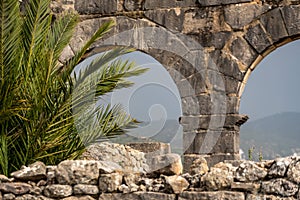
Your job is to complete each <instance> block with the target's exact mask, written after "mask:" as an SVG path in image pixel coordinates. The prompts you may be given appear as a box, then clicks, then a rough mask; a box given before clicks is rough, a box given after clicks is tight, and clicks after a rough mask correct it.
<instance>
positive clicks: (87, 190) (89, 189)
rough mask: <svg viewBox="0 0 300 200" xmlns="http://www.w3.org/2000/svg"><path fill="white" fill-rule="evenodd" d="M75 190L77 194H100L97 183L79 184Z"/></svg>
mask: <svg viewBox="0 0 300 200" xmlns="http://www.w3.org/2000/svg"><path fill="white" fill-rule="evenodd" d="M73 191H74V194H75V195H86V194H89V195H95V194H99V188H98V186H96V185H84V184H78V185H75V186H74V187H73Z"/></svg>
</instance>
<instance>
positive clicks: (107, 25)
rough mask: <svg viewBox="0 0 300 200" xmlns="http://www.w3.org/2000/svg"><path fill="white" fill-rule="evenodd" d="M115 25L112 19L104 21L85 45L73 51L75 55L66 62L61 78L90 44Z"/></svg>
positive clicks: (71, 68)
mask: <svg viewBox="0 0 300 200" xmlns="http://www.w3.org/2000/svg"><path fill="white" fill-rule="evenodd" d="M114 25H115V22H114V21H109V22H106V23H104V24H103V25H102V26H101V27H100V28H99V29H98V30H97V31H96V32H95V33H94V34H93V36H92V37H91V38H90V39H89V40H88V41H87V42H86V43H85V45H84V46H83V47H82V48H81V49H80V51H78V52H76V53H75V56H74V57H73V58H72V59H71V60H69V61H68V62H67V63H66V67H65V68H64V69H63V73H62V75H63V77H64V78H63V79H65V78H66V76H68V75H69V74H71V72H72V71H73V70H74V68H75V66H76V65H77V64H78V63H79V62H80V61H81V60H82V57H83V56H84V55H85V53H86V51H87V50H88V49H89V48H90V46H91V45H92V44H93V43H94V42H95V41H97V40H98V39H100V38H101V37H103V35H104V34H106V33H107V32H109V31H110V29H111V28H112V27H113V26H114Z"/></svg>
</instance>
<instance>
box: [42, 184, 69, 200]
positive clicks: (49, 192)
mask: <svg viewBox="0 0 300 200" xmlns="http://www.w3.org/2000/svg"><path fill="white" fill-rule="evenodd" d="M72 192H73V190H72V187H71V186H70V185H57V184H54V185H48V186H46V187H45V189H44V195H45V196H47V197H50V198H64V197H68V196H71V195H72Z"/></svg>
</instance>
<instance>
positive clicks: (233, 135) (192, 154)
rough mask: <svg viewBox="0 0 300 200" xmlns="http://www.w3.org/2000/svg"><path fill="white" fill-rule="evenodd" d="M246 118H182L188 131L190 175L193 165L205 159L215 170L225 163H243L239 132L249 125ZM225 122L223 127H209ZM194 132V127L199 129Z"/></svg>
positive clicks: (186, 143) (185, 167)
mask: <svg viewBox="0 0 300 200" xmlns="http://www.w3.org/2000/svg"><path fill="white" fill-rule="evenodd" d="M247 119H248V117H247V116H246V115H239V114H232V115H216V116H210V115H206V116H199V117H182V119H181V124H182V126H183V127H184V137H183V141H184V149H185V155H184V170H185V171H187V170H188V169H189V167H190V165H191V164H192V162H193V161H194V160H195V159H197V158H199V157H204V158H205V159H206V160H207V163H208V166H209V167H211V166H213V165H215V164H216V163H218V162H222V161H224V160H237V159H240V155H239V148H240V141H239V138H240V137H239V130H240V126H241V125H242V124H243V123H245V122H246V121H247ZM216 120H224V125H223V126H222V127H209V126H210V125H209V124H210V122H211V121H216ZM197 125H198V128H197V129H194V128H193V127H197Z"/></svg>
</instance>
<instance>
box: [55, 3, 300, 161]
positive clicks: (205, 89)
mask: <svg viewBox="0 0 300 200" xmlns="http://www.w3.org/2000/svg"><path fill="white" fill-rule="evenodd" d="M53 6H54V11H57V12H60V11H61V10H63V9H75V10H77V11H78V12H79V13H80V15H81V19H82V22H81V23H80V25H79V26H78V28H77V30H76V34H75V35H74V38H73V40H72V43H71V44H70V46H69V47H68V48H67V49H66V51H65V55H64V56H65V58H68V57H70V56H72V55H73V52H74V51H77V50H78V49H79V48H80V46H81V44H82V43H83V42H84V41H85V40H86V38H88V37H89V36H90V35H91V34H92V33H93V32H94V31H95V30H96V29H97V28H98V27H99V25H101V24H102V23H103V22H105V21H107V20H114V21H115V22H116V24H117V25H116V26H115V28H114V29H113V30H112V31H111V32H110V33H109V34H108V35H107V37H106V38H104V39H103V40H101V41H99V42H98V43H96V44H95V45H94V50H93V51H92V53H91V54H93V53H97V52H99V51H101V48H103V47H110V46H132V47H135V48H136V49H138V50H140V51H142V52H145V53H147V54H149V55H151V56H152V57H154V58H155V59H157V60H158V61H159V62H160V63H162V64H163V66H164V67H165V68H166V69H167V70H168V71H169V73H170V75H171V77H172V78H173V80H174V82H175V83H176V84H177V87H178V89H179V91H180V94H181V99H182V106H183V108H182V109H183V117H182V119H181V123H182V125H183V128H184V142H185V144H184V145H185V148H186V151H185V164H186V165H189V163H191V161H192V160H194V159H195V158H197V157H198V156H199V155H206V158H207V160H208V162H209V163H210V164H213V163H216V162H218V161H222V160H225V159H238V158H239V127H240V125H241V124H242V123H244V122H245V120H246V117H245V116H243V115H241V114H240V113H239V103H240V98H241V95H242V93H243V89H244V86H245V84H246V83H247V79H248V77H249V75H250V74H251V72H252V71H253V70H254V69H255V67H256V65H257V64H258V63H259V62H260V61H261V60H262V59H263V58H264V57H265V56H267V55H268V54H269V53H270V52H272V51H273V50H275V49H276V48H277V47H279V46H281V45H284V44H286V43H288V42H291V41H293V40H296V39H298V38H299V37H300V1H299V0H163V1H162V0H69V1H68V0H61V1H56V2H54V4H53ZM245 114H247V113H245Z"/></svg>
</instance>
